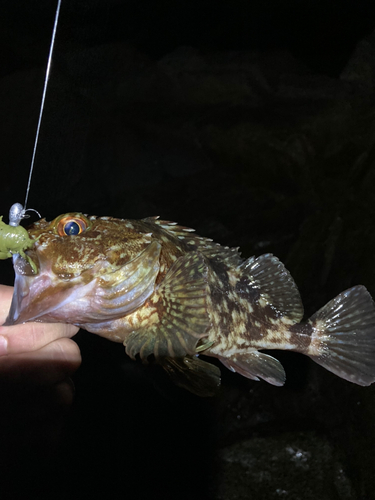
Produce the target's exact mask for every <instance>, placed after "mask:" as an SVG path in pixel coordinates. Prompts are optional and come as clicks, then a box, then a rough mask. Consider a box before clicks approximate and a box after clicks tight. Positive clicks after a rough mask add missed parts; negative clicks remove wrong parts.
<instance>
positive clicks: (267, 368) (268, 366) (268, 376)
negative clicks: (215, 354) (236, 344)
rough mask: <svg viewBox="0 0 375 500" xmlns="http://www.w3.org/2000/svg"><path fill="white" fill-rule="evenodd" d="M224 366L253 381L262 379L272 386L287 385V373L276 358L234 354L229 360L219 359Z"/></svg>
mask: <svg viewBox="0 0 375 500" xmlns="http://www.w3.org/2000/svg"><path fill="white" fill-rule="evenodd" d="M219 359H220V361H221V362H222V363H223V365H224V366H226V367H227V368H229V369H230V370H232V371H233V372H237V373H239V374H240V375H243V376H244V377H246V378H249V379H251V380H259V378H262V379H263V380H265V381H266V382H268V383H269V384H272V385H277V386H281V385H284V383H285V371H284V368H283V366H282V364H281V363H280V361H278V360H277V359H276V358H273V357H272V356H269V355H268V354H264V353H263V352H258V351H253V352H249V353H241V354H234V355H232V356H230V357H229V358H223V357H220V358H219Z"/></svg>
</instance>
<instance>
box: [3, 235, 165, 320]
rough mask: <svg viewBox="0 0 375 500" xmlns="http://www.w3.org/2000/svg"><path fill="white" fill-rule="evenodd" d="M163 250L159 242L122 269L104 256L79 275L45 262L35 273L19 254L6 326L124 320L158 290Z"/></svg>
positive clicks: (16, 259) (15, 257) (15, 262)
mask: <svg viewBox="0 0 375 500" xmlns="http://www.w3.org/2000/svg"><path fill="white" fill-rule="evenodd" d="M160 251H161V245H160V244H159V243H158V242H156V241H153V242H152V243H150V245H148V247H146V249H145V250H144V251H143V252H142V253H141V254H139V255H138V256H137V257H135V258H134V259H133V260H131V261H130V262H128V263H126V264H125V265H123V266H121V267H115V268H114V267H113V266H111V265H110V264H109V263H108V262H107V261H106V260H101V261H98V262H96V263H95V264H94V265H93V266H92V267H91V268H89V269H87V270H86V271H84V272H82V273H81V274H80V275H79V276H76V277H73V278H71V277H69V278H66V277H61V276H57V275H56V274H54V273H53V272H52V270H51V263H49V265H45V263H43V266H42V268H40V267H39V269H38V273H37V274H34V273H33V271H32V268H31V265H30V264H29V263H28V262H27V260H25V259H23V258H22V257H21V256H20V255H17V256H14V259H13V266H14V270H15V281H14V292H13V298H12V303H11V307H10V311H9V314H8V317H7V319H6V321H5V323H4V326H11V325H17V324H20V323H25V322H27V321H40V322H43V323H71V324H75V325H77V326H84V325H85V324H86V323H101V322H103V321H111V320H114V319H118V318H121V317H123V316H125V315H127V314H129V313H130V312H133V311H134V310H135V309H137V308H138V307H140V306H141V305H142V304H143V303H144V302H145V301H146V300H147V298H148V297H149V296H150V295H151V294H152V293H153V291H154V287H155V280H156V277H157V275H158V273H159V269H160V264H159V256H160ZM35 257H36V256H33V262H34V263H35V261H36V260H38V266H39V259H37V257H36V258H35Z"/></svg>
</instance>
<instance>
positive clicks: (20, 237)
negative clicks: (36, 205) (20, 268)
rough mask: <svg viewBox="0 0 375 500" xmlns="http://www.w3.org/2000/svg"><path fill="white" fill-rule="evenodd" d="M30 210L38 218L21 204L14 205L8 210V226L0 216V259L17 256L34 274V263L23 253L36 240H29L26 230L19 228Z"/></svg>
mask: <svg viewBox="0 0 375 500" xmlns="http://www.w3.org/2000/svg"><path fill="white" fill-rule="evenodd" d="M28 210H32V211H34V212H36V213H37V214H38V215H39V217H40V214H39V213H38V212H37V211H36V210H34V209H32V208H28V209H27V210H25V209H24V208H23V206H22V205H21V203H14V204H13V205H12V206H11V207H10V210H9V224H6V223H5V222H3V216H2V215H1V216H0V259H9V258H10V257H12V256H13V255H16V254H19V255H21V257H23V258H24V259H26V260H27V262H28V263H29V264H30V266H31V269H32V270H33V272H34V273H35V274H36V273H37V272H38V269H37V267H36V264H35V262H33V261H32V259H31V258H30V257H29V256H28V255H27V254H26V253H25V250H27V249H28V248H31V247H32V246H33V245H34V243H35V241H36V240H33V239H31V238H30V236H29V233H28V232H27V230H26V229H25V228H24V227H23V226H20V225H19V223H20V221H21V219H24V218H26V217H28V215H26V211H28Z"/></svg>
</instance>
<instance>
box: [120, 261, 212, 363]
mask: <svg viewBox="0 0 375 500" xmlns="http://www.w3.org/2000/svg"><path fill="white" fill-rule="evenodd" d="M206 297H207V265H206V263H205V260H204V257H203V256H202V255H201V254H200V253H198V252H191V253H188V254H186V255H184V256H182V257H180V258H179V259H178V260H177V261H176V262H175V263H174V264H173V266H172V267H171V269H170V270H169V271H168V273H167V274H166V276H165V278H164V280H163V282H162V283H161V284H160V285H159V287H158V289H157V290H156V291H155V293H154V295H153V296H152V297H151V299H150V307H151V310H152V312H151V313H150V318H149V321H147V323H146V325H145V326H144V327H141V328H140V329H138V330H136V331H134V332H132V333H131V334H130V335H129V337H128V338H127V339H126V341H125V345H126V352H127V354H128V355H129V356H130V357H131V358H133V359H134V358H135V356H136V355H137V354H139V355H140V357H141V359H142V360H143V361H145V362H147V358H148V356H150V355H151V354H154V356H155V358H156V360H159V359H163V358H165V357H171V358H175V357H177V358H182V357H184V356H185V355H186V354H190V355H193V354H195V353H196V345H197V342H198V341H199V339H201V338H203V337H205V336H207V332H206V331H207V328H208V326H209V324H210V318H209V315H208V312H207V305H206Z"/></svg>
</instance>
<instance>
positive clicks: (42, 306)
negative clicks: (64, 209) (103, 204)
mask: <svg viewBox="0 0 375 500" xmlns="http://www.w3.org/2000/svg"><path fill="white" fill-rule="evenodd" d="M27 231H28V235H29V238H30V239H31V240H33V241H34V244H33V246H32V247H31V248H30V247H28V248H27V249H25V252H26V255H27V258H24V256H23V255H22V254H21V255H17V256H14V257H13V262H14V270H15V283H14V294H13V298H12V303H11V307H10V311H9V315H8V317H7V320H6V322H5V325H8V326H9V325H16V324H20V323H24V322H28V321H39V322H47V323H51V322H63V323H71V324H74V325H76V326H78V327H80V328H83V329H85V330H87V331H88V332H91V333H94V334H97V335H100V336H102V337H105V338H107V339H109V340H111V341H114V342H121V343H123V344H124V346H125V351H126V354H127V355H128V356H130V358H132V359H134V360H135V359H140V360H141V361H142V362H143V363H149V362H156V363H158V364H160V365H161V366H162V367H163V368H164V370H165V371H166V372H167V373H168V375H169V376H170V377H171V378H172V379H173V381H174V382H175V383H176V384H177V385H178V386H180V387H183V388H185V389H188V390H189V391H190V392H192V393H194V394H196V395H198V396H211V395H213V394H215V393H216V392H217V389H218V387H219V386H220V377H221V372H220V369H219V367H218V366H217V365H218V364H219V363H215V362H214V363H210V362H209V361H207V357H213V358H217V359H218V360H219V361H220V362H221V363H222V364H223V365H224V366H225V367H227V368H228V369H229V370H231V371H233V372H237V373H239V374H241V375H242V376H244V377H247V378H248V379H251V380H255V381H259V380H260V379H263V380H265V381H266V382H268V383H270V384H273V385H275V386H282V385H283V384H284V383H285V380H286V375H285V371H284V368H283V366H282V364H281V363H280V361H279V360H277V359H276V358H275V357H273V356H271V355H270V354H267V353H266V352H263V351H267V350H289V351H295V352H299V353H302V354H305V355H307V356H309V357H310V358H311V359H312V360H313V361H315V362H316V363H318V364H319V365H321V366H323V367H324V368H326V369H327V370H329V371H331V372H333V373H334V374H336V375H338V376H339V377H341V378H343V379H345V380H347V381H349V382H353V383H355V384H358V385H361V386H367V385H370V384H372V383H373V382H374V381H375V307H374V302H373V300H372V297H371V295H370V293H369V292H368V291H367V289H366V288H365V287H364V286H362V285H357V286H354V287H352V288H350V289H348V290H346V291H344V292H342V293H340V294H339V295H338V296H337V297H335V298H334V299H332V300H331V301H329V302H328V304H326V305H325V306H324V307H322V308H321V309H319V310H318V311H317V312H316V313H315V314H314V315H313V316H311V317H310V318H309V319H307V320H306V321H302V319H303V315H304V309H303V305H302V301H301V297H300V294H299V291H298V288H297V286H296V284H295V282H294V280H293V278H292V276H291V275H290V273H289V271H288V270H287V269H286V268H285V266H284V264H282V262H280V260H279V259H278V258H277V257H275V256H274V255H273V254H271V253H266V254H263V255H260V256H258V257H255V256H253V257H250V258H247V259H244V258H242V257H241V254H240V252H239V249H238V248H230V247H226V246H222V245H220V244H219V243H215V242H214V241H212V240H211V239H209V238H205V237H201V236H198V235H197V234H196V233H195V232H194V230H193V229H191V228H188V227H185V226H180V225H178V224H177V223H174V222H170V221H164V220H160V219H159V218H158V217H148V218H145V219H141V220H132V219H117V218H113V217H97V216H89V215H85V214H82V213H79V212H70V213H66V214H63V215H60V216H58V217H57V218H55V219H54V220H53V221H51V222H48V221H46V220H45V219H41V220H39V221H37V222H35V223H34V224H33V225H32V226H31V227H29V228H28V230H27ZM30 262H31V263H32V264H31V263H30ZM202 356H203V357H204V359H202Z"/></svg>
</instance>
